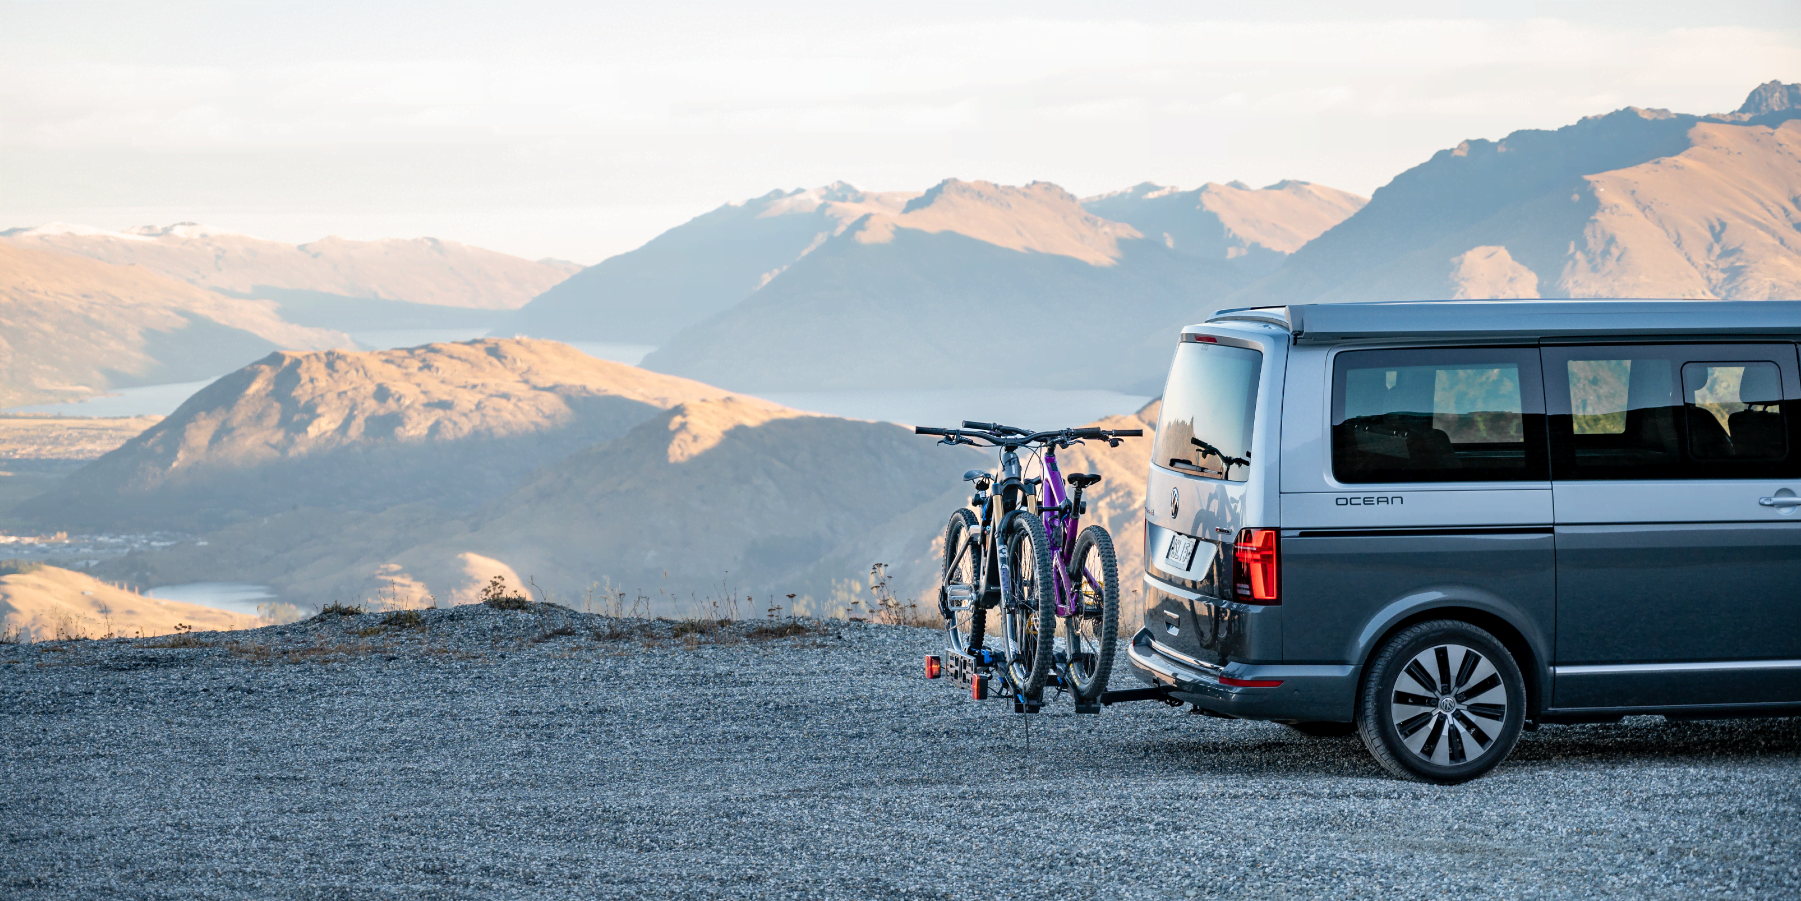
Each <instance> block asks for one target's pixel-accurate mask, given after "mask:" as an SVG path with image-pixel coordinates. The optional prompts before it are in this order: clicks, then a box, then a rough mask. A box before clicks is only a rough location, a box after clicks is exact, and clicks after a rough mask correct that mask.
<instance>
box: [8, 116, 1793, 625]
mask: <svg viewBox="0 0 1801 901" xmlns="http://www.w3.org/2000/svg"><path fill="white" fill-rule="evenodd" d="M1798 226H1801V86H1796V85H1785V84H1780V83H1772V84H1770V85H1764V86H1761V87H1759V88H1758V89H1757V90H1756V91H1754V92H1753V93H1752V95H1751V96H1750V97H1749V98H1748V99H1747V101H1746V103H1745V105H1744V106H1742V107H1741V108H1740V109H1739V110H1737V111H1735V112H1733V113H1727V114H1719V115H1710V116H1693V115H1684V114H1676V113H1670V112H1667V111H1661V110H1645V109H1637V108H1627V109H1624V110H1619V111H1615V112H1612V113H1608V114H1605V115H1600V116H1594V117H1590V118H1587V119H1583V120H1581V121H1579V122H1576V123H1573V124H1571V125H1569V126H1566V127H1564V128H1560V129H1555V130H1547V131H1538V130H1533V131H1521V132H1515V133H1513V134H1510V135H1508V136H1506V137H1505V138H1503V139H1501V140H1499V141H1486V140H1471V141H1466V142H1463V143H1461V144H1459V145H1458V146H1455V147H1450V148H1447V149H1445V150H1443V151H1441V152H1439V153H1437V154H1434V155H1433V156H1432V157H1431V158H1430V159H1428V160H1426V161H1424V162H1422V163H1421V164H1419V165H1418V166H1415V167H1413V168H1411V169H1409V170H1407V171H1406V172H1403V173H1401V174H1400V175H1398V176H1396V177H1395V179H1394V180H1392V181H1391V182H1390V183H1389V184H1387V185H1385V186H1383V187H1382V188H1381V189H1379V190H1377V191H1376V192H1375V194H1374V196H1372V197H1371V198H1370V200H1369V201H1368V202H1367V203H1365V202H1363V201H1362V199H1361V198H1358V197H1355V196H1354V195H1349V194H1345V193H1343V192H1339V191H1334V190H1332V189H1329V188H1323V187H1320V186H1316V185H1309V184H1306V183H1301V182H1292V181H1291V182H1281V183H1278V184H1275V185H1271V186H1269V187H1267V188H1263V189H1257V190H1252V189H1249V188H1246V187H1244V186H1242V185H1236V184H1225V185H1217V184H1208V185H1205V186H1203V187H1201V188H1198V189H1194V190H1187V191H1184V190H1177V189H1173V188H1165V187H1160V186H1155V185H1140V186H1138V187H1135V188H1132V189H1128V190H1126V191H1122V192H1116V193H1113V194H1107V195H1102V196H1099V197H1092V198H1088V199H1086V200H1082V199H1079V198H1077V197H1075V196H1074V195H1072V194H1070V193H1069V192H1067V191H1064V190H1063V189H1062V188H1059V187H1057V186H1055V185H1051V184H1048V183H1044V182H1034V183H1031V184H1026V185H1019V186H1007V185H997V184H991V183H987V182H980V181H961V180H956V179H950V180H945V181H943V182H940V183H939V184H938V185H936V186H934V187H932V188H931V189H930V190H927V191H923V192H919V193H887V194H878V193H872V192H864V191H861V190H858V189H855V188H852V187H850V186H848V185H843V184H835V185H831V186H828V187H826V188H822V189H815V190H811V191H792V192H774V193H771V194H768V195H765V196H764V197H761V198H758V199H756V200H753V201H747V202H745V203H742V204H735V205H728V206H727V207H722V208H721V209H719V210H715V211H714V212H712V213H709V214H707V215H705V216H702V217H699V218H698V219H696V220H694V221H692V222H689V223H687V224H685V225H682V226H679V227H677V228H675V229H671V230H670V231H669V232H666V233H665V234H664V235H662V236H660V237H658V238H657V239H655V240H653V241H651V242H650V243H649V244H647V245H645V247H643V248H640V249H639V250H637V251H633V252H632V253H628V254H623V255H621V256H619V257H614V258H612V259H610V260H608V261H606V262H603V263H601V264H599V265H597V266H594V267H590V268H589V269H586V270H581V271H579V272H576V273H574V274H573V275H571V276H570V277H569V278H568V279H567V280H565V281H561V282H559V283H557V284H556V285H555V286H553V287H550V288H548V289H546V290H543V291H542V292H541V293H540V294H538V295H537V297H536V299H534V300H532V301H531V302H530V303H526V304H524V305H523V306H520V307H519V308H518V309H516V310H505V309H476V308H474V307H472V306H465V307H458V308H453V307H450V306H447V305H445V304H442V303H436V304H414V303H411V302H410V301H407V300H402V299H398V298H400V297H401V296H402V295H400V294H398V293H396V294H395V295H394V296H395V298H396V299H394V300H380V301H377V300H368V299H363V300H358V299H356V298H353V297H351V296H350V295H342V294H331V295H330V296H331V297H334V298H338V299H339V300H341V301H355V302H356V303H396V304H410V306H408V309H414V308H417V309H424V310H427V311H442V310H460V311H461V312H462V313H472V314H479V315H483V316H494V317H497V318H496V319H495V320H494V321H496V322H500V321H501V320H500V319H499V318H498V317H507V318H506V319H505V323H504V324H502V325H499V326H496V327H497V328H498V329H501V330H503V331H504V330H507V329H513V328H516V329H518V330H520V331H528V332H530V333H531V334H534V335H536V334H540V333H542V334H543V335H544V336H547V337H561V338H566V339H570V340H611V341H637V342H642V343H655V344H658V345H659V348H658V350H657V351H656V352H654V353H653V354H651V355H650V356H649V357H648V358H646V360H645V361H644V366H645V368H644V369H638V368H634V367H627V366H623V365H619V364H611V363H606V362H604V361H600V360H594V359H592V358H589V357H587V356H585V355H582V354H580V353H578V352H576V351H575V350H573V349H572V348H569V347H567V346H564V345H562V344H557V343H554V342H550V341H542V340H528V339H510V338H509V339H487V340H482V341H476V342H467V343H462V344H438V345H428V346H424V347H419V348H413V349H409V350H403V351H383V352H364V351H352V350H348V349H346V348H347V346H348V344H349V339H348V336H346V335H345V334H344V333H343V331H342V330H333V329H325V328H315V327H310V326H302V325H297V324H296V323H295V322H294V321H293V320H292V319H291V318H288V315H289V314H290V313H291V312H292V310H293V309H294V308H293V307H291V306H284V305H283V304H281V303H278V302H276V301H273V300H268V299H255V298H241V297H232V296H228V295H227V294H226V293H221V292H223V291H236V290H237V289H235V288H231V287H228V286H225V285H224V283H221V284H220V285H215V286H211V287H203V286H201V285H198V284H193V283H190V282H189V281H187V280H184V278H180V277H172V276H171V275H168V274H163V273H161V272H158V271H152V269H151V268H149V266H148V264H147V263H144V262H139V263H136V264H132V265H122V264H120V263H118V262H102V261H101V260H98V259H94V258H89V257H86V256H83V255H80V254H73V253H70V252H68V251H67V250H66V249H63V250H47V249H45V246H44V242H43V241H42V240H40V239H39V238H30V239H29V240H22V239H21V235H19V234H15V235H13V236H11V237H9V238H7V239H5V240H4V241H0V272H4V273H6V274H7V277H6V284H0V350H4V351H6V355H5V356H4V357H0V368H4V372H0V376H3V377H4V378H5V379H6V381H5V382H4V385H5V386H6V389H5V390H7V391H10V392H12V393H11V394H10V395H7V396H8V397H13V398H18V397H34V398H36V397H63V396H72V395H76V394H80V393H82V392H84V391H85V392H90V393H91V392H92V391H95V390H101V389H104V388H105V387H110V386H117V385H119V384H126V383H134V380H136V381H135V383H143V381H144V380H147V379H164V380H170V381H173V380H176V377H178V376H181V375H183V374H184V373H185V374H194V373H198V372H200V371H201V370H202V369H205V368H206V367H222V368H228V366H237V365H241V364H243V363H249V362H250V361H251V360H255V359H256V358H257V357H261V358H262V359H260V361H257V362H254V363H251V364H250V365H248V366H245V367H244V368H243V369H241V370H239V371H237V372H235V373H232V374H231V375H229V376H227V377H225V378H223V379H221V380H219V381H218V382H216V383H215V384H213V385H212V386H211V387H209V388H207V389H205V390H204V391H202V392H200V393H199V394H197V395H195V396H194V397H193V398H192V399H190V400H189V402H188V403H187V404H186V405H184V406H183V407H182V409H181V410H178V411H177V412H176V413H175V414H174V415H172V416H169V417H167V418H166V419H164V420H163V421H162V422H160V423H158V424H156V425H155V426H153V427H151V428H150V429H149V430H148V431H146V432H145V433H144V434H143V435H140V436H139V437H138V438H136V439H133V440H132V441H130V442H128V443H127V444H126V445H125V446H123V447H120V448H118V449H117V450H116V451H114V452H112V453H110V454H108V455H106V456H105V457H102V458H101V459H99V460H97V461H94V462H93V463H91V464H89V465H88V466H87V467H86V468H85V469H83V470H82V471H80V472H78V473H76V475H74V476H72V477H70V478H69V479H68V480H66V481H65V482H64V483H63V484H62V486H61V487H59V488H57V489H55V490H54V491H53V492H52V493H50V494H47V495H44V496H42V497H40V498H38V499H37V500H35V501H33V502H29V503H28V504H27V505H25V506H23V507H21V508H20V510H21V511H24V512H26V513H29V515H30V516H31V517H33V518H35V519H36V521H38V522H40V523H43V524H44V525H45V526H46V527H64V528H76V527H82V526H90V527H91V526H98V525H106V526H110V527H118V526H120V525H132V526H135V527H141V528H185V529H192V530H196V531H200V532H203V533H204V534H205V536H206V538H205V542H204V543H201V542H188V543H184V544H182V545H179V546H177V547H175V548H171V549H168V550H166V551H159V552H155V553H146V554H138V555H133V556H131V557H127V558H125V559H123V560H121V561H118V562H116V563H109V564H104V565H103V566H102V568H101V573H102V574H103V575H106V576H107V577H109V578H114V579H124V580H128V581H132V582H134V583H136V584H170V583H176V582H192V581H227V580H229V581H249V582H256V583H259V584H267V585H270V586H272V587H274V588H275V589H276V590H277V591H278V592H279V593H281V594H282V597H283V600H285V601H288V602H290V603H299V604H314V603H321V602H325V601H329V600H354V599H372V598H385V599H387V600H386V601H384V603H402V602H407V603H416V602H420V601H422V600H424V599H427V598H431V599H435V600H436V601H438V602H444V601H446V600H456V599H470V598H472V597H473V596H474V592H475V591H476V590H477V588H479V586H480V585H481V584H482V583H484V582H485V581H486V579H487V578H490V577H491V576H493V575H503V576H505V577H507V578H508V579H509V581H510V582H512V583H514V584H519V583H520V581H521V577H523V578H524V580H525V582H526V583H528V584H531V585H534V586H536V587H537V588H539V589H543V590H544V591H546V592H549V593H552V594H554V595H555V596H556V597H557V598H559V599H562V600H565V601H568V600H572V599H575V598H578V597H584V596H585V593H586V592H587V591H588V590H589V589H590V588H591V587H593V586H594V585H595V584H596V583H600V584H602V585H610V586H615V587H617V588H619V589H622V590H626V591H628V592H636V591H644V592H646V596H647V597H650V598H652V599H653V600H654V602H655V603H656V604H657V605H659V606H658V607H657V609H658V611H659V612H665V613H686V612H695V609H694V605H699V604H703V603H707V602H708V601H707V599H708V598H710V597H712V598H717V597H719V596H721V595H725V594H728V593H729V594H731V595H732V596H733V597H734V598H736V597H739V596H740V595H745V594H748V595H754V596H755V597H757V598H759V599H766V598H769V597H781V596H783V595H785V594H786V593H788V592H793V593H795V594H796V595H797V596H798V597H797V600H805V601H806V602H807V603H808V604H810V605H812V606H811V607H810V608H809V609H815V610H818V609H825V608H827V607H830V606H831V605H841V604H842V603H843V602H844V600H845V599H846V598H847V597H848V596H849V594H848V592H849V587H848V586H849V581H850V580H853V579H856V578H859V577H860V574H861V573H863V572H864V571H866V569H867V567H868V565H869V564H870V563H872V562H876V561H878V560H879V561H882V562H887V563H891V564H894V565H895V569H894V570H893V574H894V577H895V582H894V584H895V585H896V586H897V587H899V588H900V589H901V590H902V591H903V593H917V592H924V591H927V590H928V589H929V588H930V585H931V581H932V579H933V578H934V577H935V575H934V574H935V569H936V563H935V562H934V560H935V556H934V555H935V554H936V553H937V552H938V551H939V550H941V549H935V548H934V545H933V542H934V541H935V540H936V538H935V536H937V535H938V534H939V530H940V528H941V526H942V521H943V519H944V517H945V516H946V515H947V514H948V513H949V511H950V510H951V509H952V508H954V507H956V506H957V505H959V504H961V503H963V502H964V501H966V500H967V494H966V492H967V490H968V488H967V486H966V485H964V484H962V483H961V482H959V481H958V480H957V476H958V474H960V473H961V472H962V471H963V470H964V469H966V468H970V467H975V466H981V465H983V464H984V463H985V462H990V461H989V460H988V459H986V458H983V457H980V456H979V455H975V454H972V453H970V452H967V451H962V450H956V449H952V448H946V447H939V446H936V445H934V444H933V443H932V442H930V441H928V440H925V439H919V438H916V437H914V436H912V435H910V434H908V432H907V431H906V430H904V429H902V428H900V427H898V426H895V425H890V424H884V423H874V422H863V421H857V420H849V419H842V418H834V417H826V416H815V415H809V414H802V413H800V412H798V411H794V410H790V409H787V408H784V407H780V406H778V405H775V404H771V403H768V402H767V401H762V400H758V399H756V398H755V397H752V396H749V395H747V394H746V393H745V392H750V393H752V394H754V393H760V392H772V391H776V390H779V389H786V390H794V389H802V388H804V389H813V390H817V389H822V388H823V389H833V388H838V389H847V390H860V389H868V388H875V387H880V388H893V387H950V388H959V387H993V386H1008V387H1018V386H1029V387H1083V388H1092V387H1111V388H1116V389H1133V388H1136V389H1138V390H1141V391H1143V392H1144V393H1147V394H1148V393H1154V391H1155V388H1154V387H1153V386H1155V385H1157V384H1160V382H1161V380H1162V375H1163V369H1164V367H1165V365H1166V363H1167V360H1168V354H1169V343H1170V339H1171V336H1172V334H1173V332H1174V331H1175V329H1176V328H1177V327H1179V326H1180V325H1182V324H1184V323H1187V322H1193V321H1197V320H1199V319H1202V318H1204V317H1205V316H1206V315H1208V314H1209V313H1210V312H1211V311H1212V310H1214V309H1217V308H1220V307H1226V306H1250V305H1257V304H1269V303H1287V302H1301V301H1310V300H1322V299H1343V300H1377V299H1403V298H1414V297H1466V298H1478V297H1535V296H1547V297H1553V296H1567V297H1591V296H1620V295H1624V296H1686V297H1733V298H1747V299H1758V298H1772V297H1797V296H1801V239H1798V238H1797V231H1798ZM41 237H42V236H40V238H41ZM109 240H113V239H109ZM120 240H123V239H120ZM31 241H37V242H38V245H35V246H34V245H33V244H32V243H31ZM309 246H310V245H309ZM316 284H324V283H316ZM346 284H348V283H345V284H338V283H332V284H329V285H326V287H328V288H332V289H333V290H352V288H350V287H346ZM359 284H362V283H359ZM215 288H216V289H217V290H215ZM284 290H292V291H314V292H319V291H320V289H319V288H317V287H308V288H300V287H296V288H291V289H284ZM355 290H364V289H363V288H355ZM265 293H270V292H265ZM518 296H519V295H514V298H515V300H516V299H517V298H518ZM509 303H511V301H509ZM316 309H323V308H316ZM277 348H297V349H298V350H290V351H281V352H277V351H276V349H277ZM209 355H210V356H209ZM184 366H186V367H188V368H186V369H184V368H182V367H184ZM222 368H221V369H216V370H214V371H222ZM195 377H201V376H195ZM13 402H18V401H17V400H15V401H13ZM972 415H973V413H972ZM1154 418H1155V417H1154V406H1153V408H1147V409H1146V410H1143V411H1140V412H1139V413H1138V414H1137V415H1136V416H1133V417H1127V418H1122V419H1119V420H1117V422H1118V423H1120V424H1122V425H1123V426H1124V427H1145V426H1147V425H1148V424H1149V423H1151V422H1153V421H1154ZM1142 447H1143V443H1142V442H1137V443H1132V442H1129V443H1128V444H1127V446H1125V447H1122V448H1119V449H1100V448H1077V449H1073V450H1072V451H1070V452H1069V454H1068V455H1066V457H1065V465H1064V468H1065V470H1066V471H1077V470H1080V469H1089V470H1091V471H1100V472H1103V473H1104V474H1106V475H1107V477H1108V478H1107V481H1105V482H1104V483H1103V484H1102V487H1101V490H1100V491H1099V492H1097V493H1096V494H1095V495H1094V498H1093V505H1092V509H1094V510H1095V516H1097V517H1099V518H1100V519H1101V520H1103V521H1105V522H1107V523H1108V524H1109V526H1110V527H1111V528H1112V529H1113V531H1114V534H1115V536H1116V537H1117V539H1118V543H1119V545H1120V548H1121V550H1122V551H1123V552H1125V554H1127V555H1129V554H1133V553H1137V548H1136V542H1137V540H1138V535H1139V532H1140V530H1141V529H1142V522H1141V519H1140V518H1139V516H1140V512H1139V511H1140V510H1141V509H1142V507H1141V504H1142V491H1143V488H1142V480H1143V472H1142V470H1143V450H1142ZM1126 571H1132V570H1131V565H1127V567H1126ZM1128 589H1130V586H1128Z"/></svg>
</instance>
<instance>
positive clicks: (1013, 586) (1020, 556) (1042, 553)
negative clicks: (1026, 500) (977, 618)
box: [1001, 511, 1057, 698]
mask: <svg viewBox="0 0 1801 901" xmlns="http://www.w3.org/2000/svg"><path fill="white" fill-rule="evenodd" d="M1001 540H1002V541H1004V542H1006V545H1005V547H1006V548H1007V567H1006V568H1005V570H1004V571H1003V572H1004V575H1005V577H1006V578H1005V580H1004V582H1003V583H1002V584H1003V589H1002V596H1001V603H1002V604H1003V605H1005V608H1006V628H1005V633H1006V636H1007V676H1008V680H1009V681H1011V682H1012V683H1013V686H1014V688H1015V689H1016V690H1017V691H1019V692H1020V693H1021V694H1023V695H1025V696H1026V697H1028V698H1036V697H1038V696H1039V695H1040V694H1041V693H1042V692H1043V691H1044V684H1045V682H1046V681H1047V680H1048V679H1049V678H1050V673H1051V658H1052V657H1053V656H1055V654H1056V640H1057V610H1056V607H1057V587H1056V576H1055V572H1054V570H1052V568H1051V567H1052V562H1051V561H1052V559H1053V558H1052V556H1051V541H1050V537H1049V536H1048V535H1046V534H1045V531H1044V522H1043V520H1040V519H1039V518H1038V517H1037V516H1035V515H1032V514H1031V513H1026V512H1023V511H1022V512H1019V513H1015V514H1014V515H1013V517H1012V519H1010V520H1009V521H1008V522H1007V528H1006V531H1005V532H1003V533H1002V535H1001Z"/></svg>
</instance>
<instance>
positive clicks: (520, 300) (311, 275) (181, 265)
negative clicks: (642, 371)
mask: <svg viewBox="0 0 1801 901" xmlns="http://www.w3.org/2000/svg"><path fill="white" fill-rule="evenodd" d="M0 243H6V244H11V245H14V246H18V247H28V248H32V249H34V250H47V251H51V252H54V253H64V254H70V255H72V256H82V257H87V258H89V259H94V260H99V261H101V262H103V263H113V264H115V265H120V266H141V267H143V268H145V269H148V270H150V271H152V272H158V273H161V274H163V275H166V276H169V277H170V278H175V279H179V280H181V281H184V282H187V283H189V284H192V285H196V286H198V287H202V288H208V289H210V290H213V291H218V292H221V293H224V294H228V295H231V296H235V297H270V296H271V292H275V293H276V294H281V293H288V292H311V293H315V294H324V295H331V296H337V297H346V298H360V299H369V300H385V301H396V302H404V303H410V304H425V305H429V306H444V307H465V308H471V309H485V310H510V309H513V308H515V307H519V306H522V305H524V304H525V303H526V302H527V301H529V300H531V299H532V298H533V297H536V296H537V295H539V294H542V293H543V292H544V291H546V290H547V289H549V288H550V287H551V286H553V285H555V284H557V283H558V282H560V281H562V280H563V279H565V278H568V277H569V275H570V274H571V273H574V272H576V271H579V270H580V269H581V267H580V266H577V265H576V264H574V263H568V262H563V261H561V260H537V261H532V260H525V259H520V258H519V257H515V256H509V255H507V254H504V253H497V252H495V251H492V250H483V249H482V248H480V247H471V246H469V245H467V244H459V243H457V242H455V241H443V240H439V239H437V238H414V239H401V238H387V239H383V240H379V241H351V240H347V239H345V238H338V237H328V238H322V239H320V240H318V241H313V242H311V243H307V244H299V245H295V244H284V243H282V242H280V241H269V240H265V239H262V238H253V237H251V236H249V235H240V234H235V233H232V232H229V231H225V230H222V229H218V228H213V227H210V226H206V225H201V224H199V223H194V222H180V223H177V224H175V225H168V226H154V225H146V226H142V227H139V228H130V229H123V230H119V231H113V230H108V229H98V228H90V227H86V226H79V225H67V224H63V223H51V224H48V225H40V226H35V227H31V228H14V229H8V230H6V231H0ZM290 296H292V295H291V294H290ZM274 299H279V297H277V298H274Z"/></svg>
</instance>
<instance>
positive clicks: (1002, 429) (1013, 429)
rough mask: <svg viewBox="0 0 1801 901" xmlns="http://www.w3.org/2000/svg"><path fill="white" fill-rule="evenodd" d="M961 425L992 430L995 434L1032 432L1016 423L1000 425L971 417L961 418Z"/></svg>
mask: <svg viewBox="0 0 1801 901" xmlns="http://www.w3.org/2000/svg"><path fill="white" fill-rule="evenodd" d="M963 427H964V428H966V429H976V430H978V431H983V432H993V433H995V434H996V435H1030V434H1032V432H1031V430H1030V429H1022V428H1020V427H1019V426H1016V425H1001V424H1000V423H998V422H976V421H975V420H973V419H965V420H963Z"/></svg>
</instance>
